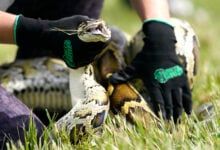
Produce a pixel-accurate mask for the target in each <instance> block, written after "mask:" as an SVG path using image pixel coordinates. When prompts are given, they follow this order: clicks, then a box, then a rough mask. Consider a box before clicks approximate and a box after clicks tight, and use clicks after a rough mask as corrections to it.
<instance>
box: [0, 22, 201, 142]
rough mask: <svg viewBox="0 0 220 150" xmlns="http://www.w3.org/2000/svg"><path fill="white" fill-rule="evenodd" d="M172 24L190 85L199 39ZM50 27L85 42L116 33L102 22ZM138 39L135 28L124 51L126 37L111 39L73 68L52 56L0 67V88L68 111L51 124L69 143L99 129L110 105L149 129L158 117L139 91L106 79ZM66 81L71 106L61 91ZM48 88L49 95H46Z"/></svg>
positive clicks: (182, 26) (181, 24)
mask: <svg viewBox="0 0 220 150" xmlns="http://www.w3.org/2000/svg"><path fill="white" fill-rule="evenodd" d="M172 23H173V25H174V27H175V28H174V29H175V35H176V38H177V43H176V53H177V55H178V56H179V59H180V62H181V63H182V64H183V66H184V67H185V68H186V71H187V75H188V79H189V83H190V85H191V88H192V86H193V83H194V80H195V76H196V73H197V65H198V60H199V59H198V58H199V43H198V39H197V36H196V34H195V32H194V30H193V29H192V27H191V26H190V25H189V24H188V23H187V22H184V21H181V20H179V19H172ZM52 30H56V31H60V32H64V33H66V34H72V33H73V32H74V33H77V34H78V36H79V38H80V39H81V40H84V41H85V42H91V41H93V42H94V41H106V40H108V38H110V36H115V35H114V34H116V33H119V32H114V33H112V34H111V33H110V29H109V28H108V27H107V25H106V24H105V22H104V21H102V20H94V21H91V22H86V23H82V24H81V25H80V26H79V28H78V29H73V30H70V31H66V30H62V29H52ZM85 31H88V32H85ZM120 34H121V33H120ZM116 36H117V35H116ZM119 37H120V36H119ZM142 38H143V34H142V33H141V32H138V34H137V35H135V36H134V38H133V39H132V40H131V42H130V46H129V50H128V49H127V47H126V46H124V47H123V46H122V45H127V41H126V40H127V39H126V40H125V41H126V42H124V43H123V42H121V41H120V40H119V42H118V41H117V40H116V41H114V38H112V39H113V40H112V41H111V42H110V43H109V45H108V46H107V47H106V48H105V49H104V50H103V51H102V53H101V54H100V55H99V56H98V57H97V59H96V60H95V61H94V62H93V63H91V64H89V65H87V66H85V67H81V68H79V69H76V70H73V69H70V68H69V69H67V68H66V66H65V65H64V64H63V63H60V62H58V61H57V60H54V59H51V58H45V57H44V58H40V59H39V58H38V59H34V60H19V61H16V62H14V63H12V64H10V65H9V66H7V67H2V68H1V69H0V73H1V74H0V75H1V77H0V82H1V85H3V87H5V88H6V89H8V90H9V91H11V92H13V93H14V94H15V95H17V96H18V97H19V96H20V97H19V98H20V99H21V100H23V102H24V103H25V104H27V105H28V106H29V107H32V108H34V107H42V108H47V109H50V108H51V109H54V110H56V109H57V108H63V109H67V110H69V109H71V110H70V111H69V112H68V113H67V114H66V115H64V116H63V117H62V118H60V119H59V120H58V121H57V122H56V123H55V128H56V131H59V130H61V129H65V130H66V131H67V133H68V135H69V136H70V139H71V140H72V141H73V142H76V141H77V140H78V139H79V138H80V137H81V136H83V135H84V134H86V133H87V132H89V131H90V130H91V129H92V130H98V129H99V128H101V127H102V125H103V124H104V122H105V119H106V117H107V115H108V112H109V108H110V109H111V111H113V112H115V113H120V114H122V115H123V116H125V117H126V119H127V120H128V121H129V122H131V123H133V124H136V123H137V122H141V123H142V124H143V125H144V126H146V127H148V125H149V124H150V122H156V123H158V122H160V120H159V119H158V118H157V117H156V116H155V115H154V113H153V112H152V111H151V109H150V107H149V106H148V104H147V102H146V100H145V99H144V98H143V96H142V95H141V94H140V93H139V91H137V90H136V89H135V87H134V86H133V85H132V84H131V83H124V84H119V85H114V86H113V85H111V84H109V83H108V77H109V74H111V73H112V72H115V71H117V70H120V69H121V67H122V66H123V65H125V63H124V58H123V56H122V55H123V53H127V51H128V53H133V54H132V57H133V56H134V55H135V53H137V52H138V51H139V50H140V49H141V47H142V45H143V43H142ZM132 57H131V58H125V59H132ZM68 75H69V79H68V77H67V76H68ZM68 83H69V88H70V95H71V100H72V108H71V107H70V101H69V100H68V99H69V93H68V91H67V90H66V88H67V86H66V84H68ZM33 86H34V87H33ZM45 89H46V90H45ZM51 89H52V90H53V91H52V94H51V93H49V92H50V90H51ZM45 91H46V92H45ZM40 92H41V93H40ZM62 100H63V102H62Z"/></svg>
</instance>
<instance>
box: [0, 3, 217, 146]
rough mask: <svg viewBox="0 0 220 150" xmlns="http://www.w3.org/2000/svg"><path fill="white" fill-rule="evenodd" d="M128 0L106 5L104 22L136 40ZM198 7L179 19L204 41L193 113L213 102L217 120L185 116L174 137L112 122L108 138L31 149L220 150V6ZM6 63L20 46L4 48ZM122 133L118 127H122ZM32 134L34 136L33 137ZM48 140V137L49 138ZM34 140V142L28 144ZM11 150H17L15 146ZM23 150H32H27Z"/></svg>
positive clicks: (64, 140) (137, 21) (2, 58)
mask: <svg viewBox="0 0 220 150" xmlns="http://www.w3.org/2000/svg"><path fill="white" fill-rule="evenodd" d="M126 2H127V1H126V0H122V1H118V0H106V2H105V6H104V11H103V13H102V15H101V18H102V19H104V20H106V21H107V23H108V24H113V25H117V26H118V27H120V28H121V29H122V30H124V31H125V32H127V33H129V34H130V35H134V34H135V32H136V31H137V30H138V29H140V27H141V22H140V19H139V18H138V16H137V15H136V14H135V11H134V10H133V9H132V8H131V7H130V6H129V5H127V4H126ZM191 2H192V3H193V4H194V6H193V12H192V14H190V15H188V16H177V15H175V14H173V16H175V17H179V18H182V19H186V20H188V21H189V22H190V23H191V24H192V26H193V27H194V29H195V31H196V33H197V35H198V37H199V40H200V47H201V52H200V64H199V71H198V75H197V80H196V83H195V86H194V88H193V93H192V94H193V104H194V105H193V110H194V111H196V110H197V108H198V107H199V106H200V105H202V104H204V103H207V102H211V103H213V104H214V106H215V115H214V116H213V117H212V118H210V119H209V120H205V121H203V122H201V121H199V120H198V118H197V117H196V116H194V115H192V116H191V117H189V118H188V117H186V116H185V115H183V120H182V124H181V125H180V126H178V128H177V129H174V130H173V132H172V134H170V132H169V131H168V130H167V128H166V126H165V125H164V126H162V129H161V130H159V129H158V128H157V127H156V126H152V128H151V129H145V128H143V127H141V126H138V127H134V126H132V127H130V126H127V125H126V124H125V122H124V120H123V119H121V118H115V119H113V120H111V119H110V117H108V118H107V121H106V124H105V125H104V127H103V135H102V136H101V138H100V137H99V136H94V135H91V136H89V140H85V141H83V142H82V143H80V144H79V145H77V146H74V145H71V144H70V142H69V140H68V138H66V137H65V135H64V136H63V138H62V141H61V137H57V138H58V139H57V142H56V143H54V144H52V147H51V146H49V145H50V144H49V142H48V141H47V138H45V140H44V142H43V146H39V145H38V144H36V140H30V139H29V142H30V143H29V144H30V145H31V149H103V150H105V149H106V150H111V149H114V150H117V149H120V150H123V149H126V150H130V149H137V150H138V149H140V150H143V149H162V150H163V149H164V150H167V149H180V150H182V149H183V150H188V149H210V150H211V149H219V148H220V127H219V125H220V118H219V112H220V109H219V107H220V105H219V104H218V103H219V100H220V92H219V91H220V90H219V88H220V67H219V66H218V65H219V56H220V51H219V49H220V40H219V35H220V28H219V27H220V20H219V19H218V18H219V16H218V15H219V8H220V1H218V0H212V1H211V2H210V1H208V0H203V1H201V0H191ZM0 49H1V51H0V63H3V62H8V61H12V60H13V58H14V55H15V47H14V46H5V45H0ZM115 122H118V123H119V124H120V126H121V127H120V128H117V127H116V125H115V124H116V123H115ZM34 132H35V131H34V130H30V131H29V132H28V133H27V137H29V138H33V139H34V136H30V135H34V134H33V133H34ZM28 135H29V136H28ZM45 137H47V133H46V136H45ZM27 141H28V140H27ZM26 144H27V143H26ZM11 149H16V148H15V147H12V148H11ZM21 149H28V148H27V147H25V146H24V147H23V148H21Z"/></svg>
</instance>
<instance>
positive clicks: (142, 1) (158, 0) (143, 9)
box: [130, 0, 170, 21]
mask: <svg viewBox="0 0 220 150" xmlns="http://www.w3.org/2000/svg"><path fill="white" fill-rule="evenodd" d="M130 1H131V3H132V5H133V7H134V8H135V9H136V11H137V13H138V15H139V17H140V18H141V20H142V21H144V20H146V19H151V18H158V19H162V20H169V17H170V14H169V6H168V1H167V0H130Z"/></svg>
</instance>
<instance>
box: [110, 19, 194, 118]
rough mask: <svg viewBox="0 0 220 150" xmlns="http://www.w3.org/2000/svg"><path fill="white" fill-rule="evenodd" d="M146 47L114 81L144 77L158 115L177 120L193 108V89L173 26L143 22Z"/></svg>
mask: <svg viewBox="0 0 220 150" xmlns="http://www.w3.org/2000/svg"><path fill="white" fill-rule="evenodd" d="M143 32H144V34H145V35H146V37H145V38H144V42H145V44H144V47H143V49H142V51H141V52H140V53H138V54H137V55H136V57H135V58H134V60H133V61H132V63H131V64H130V65H128V66H127V67H126V68H125V69H123V70H120V71H119V72H117V73H114V74H113V75H112V76H111V77H110V82H112V83H113V84H119V83H123V82H126V81H128V80H131V79H133V78H138V77H140V78H141V79H143V81H144V84H145V86H146V87H147V89H148V91H149V94H150V97H151V99H152V103H153V108H154V111H155V112H156V114H157V115H159V112H160V111H161V112H162V115H163V118H164V119H167V120H170V119H171V117H173V118H174V121H175V122H176V121H177V120H178V118H179V117H180V115H181V113H182V108H184V109H185V112H186V113H187V114H190V113H191V110H192V99H191V91H190V88H189V85H188V80H187V76H186V74H185V70H183V68H182V66H181V64H180V62H179V61H178V58H177V55H176V52H175V42H176V39H175V35H174V31H173V27H171V25H168V24H166V23H164V22H159V21H148V22H145V23H144V25H143Z"/></svg>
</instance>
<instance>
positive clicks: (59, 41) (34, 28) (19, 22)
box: [0, 11, 110, 68]
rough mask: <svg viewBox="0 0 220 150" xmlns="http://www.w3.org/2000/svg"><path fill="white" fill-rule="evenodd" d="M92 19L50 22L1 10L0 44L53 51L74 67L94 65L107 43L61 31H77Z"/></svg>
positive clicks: (81, 16)
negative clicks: (87, 39) (82, 38)
mask: <svg viewBox="0 0 220 150" xmlns="http://www.w3.org/2000/svg"><path fill="white" fill-rule="evenodd" d="M92 20H94V19H92V18H89V17H87V16H83V15H74V16H71V17H66V18H62V19H59V20H54V21H50V20H41V19H33V18H28V17H25V16H22V15H17V16H15V15H12V14H8V13H5V12H2V11H0V43H11V44H16V45H18V46H22V47H25V48H26V49H27V50H28V48H31V47H34V48H39V49H46V50H51V51H52V52H53V55H54V56H56V57H60V58H63V60H64V61H65V62H66V64H67V65H68V66H69V67H70V68H78V67H81V66H84V65H86V64H89V63H90V62H92V61H93V60H94V58H95V56H96V55H97V54H99V53H100V52H101V51H102V49H103V48H104V46H105V45H106V43H107V41H105V42H104V41H101V40H97V41H83V40H81V39H80V38H79V37H78V34H67V33H65V32H61V31H62V30H77V29H78V27H79V25H80V24H81V23H83V22H87V21H92ZM53 29H59V30H53ZM60 30H61V31H60ZM94 36H96V34H94ZM97 36H98V35H97ZM109 38H110V35H109ZM106 40H107V39H106ZM27 52H28V51H27Z"/></svg>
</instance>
